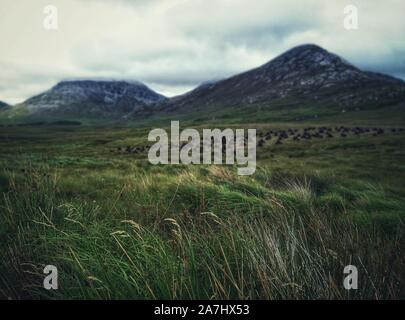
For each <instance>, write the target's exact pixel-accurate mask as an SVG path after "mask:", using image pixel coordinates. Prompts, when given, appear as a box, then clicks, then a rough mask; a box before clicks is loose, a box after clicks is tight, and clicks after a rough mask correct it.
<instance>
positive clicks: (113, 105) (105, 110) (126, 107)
mask: <svg viewBox="0 0 405 320" xmlns="http://www.w3.org/2000/svg"><path fill="white" fill-rule="evenodd" d="M165 99H166V98H165V97H164V96H162V95H160V94H158V93H156V92H154V91H152V90H151V89H149V88H148V87H147V86H146V85H144V84H142V83H140V82H127V81H96V80H77V81H62V82H60V83H58V84H57V85H55V86H54V87H52V88H51V89H50V90H48V91H46V92H44V93H41V94H39V95H37V96H34V97H32V98H29V99H28V100H26V101H25V102H23V103H22V104H21V105H19V106H18V107H19V108H25V109H26V111H27V112H28V114H30V115H32V116H37V117H40V116H54V117H55V116H56V117H61V116H67V117H89V118H119V117H122V116H124V115H125V114H128V113H130V112H132V111H134V110H136V109H137V108H142V107H148V106H150V105H152V104H154V103H157V102H162V101H164V100H165Z"/></svg>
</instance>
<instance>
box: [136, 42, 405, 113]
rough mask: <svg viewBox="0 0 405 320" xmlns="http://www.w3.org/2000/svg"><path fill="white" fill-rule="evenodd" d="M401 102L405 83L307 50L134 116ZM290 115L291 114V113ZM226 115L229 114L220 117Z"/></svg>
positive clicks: (319, 109) (318, 109)
mask: <svg viewBox="0 0 405 320" xmlns="http://www.w3.org/2000/svg"><path fill="white" fill-rule="evenodd" d="M404 102H405V82H404V81H402V80H399V79H396V78H393V77H390V76H387V75H383V74H378V73H373V72H367V71H362V70H360V69H358V68H356V67H355V66H353V65H352V64H350V63H349V62H347V61H345V60H344V59H342V58H340V57H339V56H337V55H335V54H333V53H330V52H328V51H327V50H325V49H323V48H321V47H319V46H317V45H313V44H308V45H301V46H298V47H295V48H292V49H291V50H289V51H287V52H285V53H284V54H282V55H280V56H278V57H276V58H275V59H273V60H271V61H270V62H268V63H266V64H264V65H262V66H261V67H259V68H256V69H253V70H250V71H247V72H244V73H241V74H238V75H235V76H233V77H230V78H227V79H224V80H220V81H216V82H212V83H204V84H203V85H201V86H200V87H197V88H196V89H195V90H193V91H191V92H189V93H186V94H184V95H182V96H178V97H175V98H172V99H170V100H167V101H164V102H163V103H159V104H158V105H156V106H155V107H154V108H153V109H149V110H146V109H145V108H143V109H142V108H141V109H138V110H137V112H135V114H137V113H139V114H141V113H144V114H150V113H151V111H152V110H153V112H159V113H162V112H164V113H168V114H173V113H182V114H184V113H188V112H196V111H197V112H204V111H207V112H208V111H209V112H212V111H216V112H223V111H224V110H225V109H227V108H228V107H239V108H242V109H244V110H245V111H246V110H248V109H249V108H250V107H252V108H253V107H259V109H258V110H262V111H263V110H278V112H281V111H280V110H283V109H284V111H285V112H286V111H287V110H289V112H290V114H291V115H294V116H296V115H299V114H300V113H302V112H300V111H299V110H300V109H301V110H303V109H308V110H309V109H311V110H312V111H311V112H313V113H314V114H317V113H320V114H322V113H333V112H346V111H353V110H362V109H368V108H379V107H382V106H391V105H395V104H398V103H404ZM294 110H295V111H294ZM226 113H228V114H229V110H228V111H227V112H226Z"/></svg>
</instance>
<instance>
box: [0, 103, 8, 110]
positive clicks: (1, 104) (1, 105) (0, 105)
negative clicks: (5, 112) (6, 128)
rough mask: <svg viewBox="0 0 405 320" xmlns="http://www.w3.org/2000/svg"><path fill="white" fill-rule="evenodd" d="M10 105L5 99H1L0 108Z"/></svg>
mask: <svg viewBox="0 0 405 320" xmlns="http://www.w3.org/2000/svg"><path fill="white" fill-rule="evenodd" d="M8 106H9V105H8V104H7V103H5V102H3V101H0V109H2V108H5V107H8Z"/></svg>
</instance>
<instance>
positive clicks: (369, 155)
mask: <svg viewBox="0 0 405 320" xmlns="http://www.w3.org/2000/svg"><path fill="white" fill-rule="evenodd" d="M341 126H342V125H341V124H333V125H325V127H327V128H329V129H328V130H326V129H322V130H321V131H322V134H321V135H322V137H317V136H314V135H316V134H317V132H319V130H320V129H319V128H320V127H323V125H321V124H315V125H314V124H299V125H297V124H284V123H274V124H266V125H263V124H250V125H245V127H246V128H257V130H258V133H259V134H260V133H261V134H262V135H261V136H260V138H259V139H258V141H260V140H261V139H262V140H263V143H262V145H261V146H260V147H258V151H257V156H258V168H257V171H256V173H255V174H254V175H252V176H246V177H242V176H238V175H237V174H236V167H232V166H203V165H191V166H186V165H168V166H164V165H159V166H152V165H151V164H149V163H148V161H147V153H146V146H147V144H148V142H147V139H146V137H147V134H148V132H149V129H148V128H146V127H138V128H136V127H120V126H108V125H106V126H98V127H84V126H83V127H80V126H78V127H76V126H56V125H55V126H37V127H35V126H26V127H16V126H14V127H13V126H11V127H1V128H0V149H1V154H0V166H1V168H2V170H1V172H0V192H1V198H0V212H1V214H0V252H1V255H2V257H1V261H0V298H4V299H8V298H9V299H23V298H30V299H40V298H45V299H61V298H67V299H100V298H101V299H129V298H131V299H233V298H237V299H321V298H322V299H404V298H405V234H404V232H405V226H404V221H405V220H404V219H405V186H404V183H403V181H404V180H405V132H404V131H401V130H398V129H400V128H401V126H398V124H396V125H393V126H388V125H387V126H384V127H382V128H376V130H374V129H373V128H374V127H375V125H374V126H373V125H367V124H364V123H362V124H361V127H359V128H361V134H356V133H355V132H359V130H360V129H359V130H357V129H355V128H356V127H355V126H353V125H351V126H347V128H348V129H347V131H345V130H343V133H344V135H342V129H339V128H340V127H341ZM343 126H344V125H343ZM235 127H238V126H237V125H235ZM311 127H313V129H311V130H309V129H308V128H311ZM306 128H307V131H310V132H312V133H311V134H310V136H311V137H310V138H302V135H303V134H304V132H305V129H306ZM366 128H369V129H370V130H369V131H366ZM289 129H290V130H291V131H288V130H289ZM270 130H271V131H272V133H271V134H270V135H272V137H271V139H266V135H267V134H268V132H270ZM379 130H382V131H383V132H381V131H379ZM283 131H285V132H286V133H287V135H288V137H287V138H284V139H282V143H279V144H277V143H276V142H277V140H278V137H279V132H283ZM275 132H277V136H276V135H275V134H274V133H275ZM326 132H330V134H331V135H332V137H328V136H327V134H326ZM297 133H299V134H300V138H299V139H294V137H295V136H296V135H297ZM45 265H55V266H57V268H58V272H59V288H58V290H49V291H48V290H45V289H44V288H43V278H44V274H43V268H44V266H45ZM346 265H355V266H356V267H357V268H358V271H359V284H358V290H350V291H348V290H346V289H345V288H344V287H343V278H344V277H345V274H344V273H343V269H344V267H345V266H346Z"/></svg>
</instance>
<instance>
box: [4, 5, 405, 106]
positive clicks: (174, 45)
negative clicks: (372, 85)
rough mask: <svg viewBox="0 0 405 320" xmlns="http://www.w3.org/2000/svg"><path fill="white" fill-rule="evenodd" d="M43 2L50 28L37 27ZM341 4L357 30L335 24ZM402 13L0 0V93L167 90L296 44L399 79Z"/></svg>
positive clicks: (14, 96) (396, 9) (404, 49)
mask: <svg viewBox="0 0 405 320" xmlns="http://www.w3.org/2000/svg"><path fill="white" fill-rule="evenodd" d="M332 2H333V3H332ZM49 4H52V5H55V6H56V7H57V9H58V24H59V26H58V27H59V28H58V30H51V31H50V30H46V29H45V28H44V27H43V20H44V18H45V14H44V13H43V10H44V7H45V6H46V5H49ZM347 4H355V5H356V6H357V7H358V10H359V11H358V13H359V29H358V30H350V31H349V30H346V29H345V28H344V27H343V19H344V13H343V8H344V7H345V6H346V5H347ZM404 13H405V1H403V0H385V1H380V0H358V1H355V0H336V1H325V0H299V1H298V0H295V1H292V0H44V1H43V0H29V1H28V0H0V39H1V41H0V72H1V73H0V100H2V101H5V102H8V103H19V102H22V101H23V100H25V99H26V98H28V97H30V96H31V95H33V94H37V93H39V92H41V91H44V90H47V89H48V88H50V87H51V86H53V85H54V84H55V83H57V82H58V81H61V80H63V79H78V78H86V79H87V78H99V79H133V80H140V81H143V82H144V83H146V84H147V85H148V86H150V87H151V88H152V89H154V90H156V91H158V92H160V93H163V94H165V95H168V96H172V95H177V94H180V93H183V92H185V91H188V90H190V89H192V88H193V87H195V86H197V85H198V84H200V83H201V82H204V81H209V80H214V79H219V78H224V77H227V76H230V75H233V74H235V73H238V72H241V71H245V70H247V69H249V68H253V67H256V66H259V65H261V64H263V63H265V62H267V61H268V60H270V59H272V58H274V57H275V56H277V55H278V54H280V53H282V52H283V51H285V50H287V49H289V48H291V47H293V46H295V45H299V44H303V43H316V44H318V45H320V46H322V47H324V48H325V49H327V50H329V51H332V52H335V53H337V54H339V55H341V56H343V57H344V58H346V59H347V60H349V61H350V62H352V63H353V64H355V65H357V66H359V67H361V68H363V69H368V70H373V71H379V72H385V73H389V74H392V75H395V76H397V77H402V78H405V41H404V37H405V36H404V35H405V19H404Z"/></svg>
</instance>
